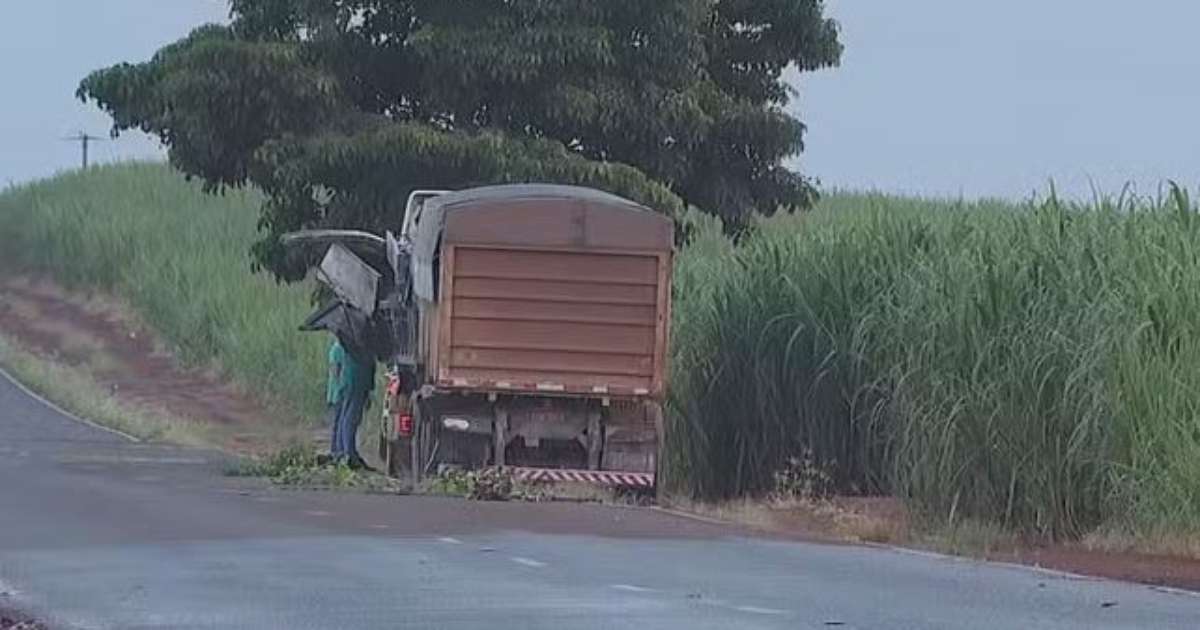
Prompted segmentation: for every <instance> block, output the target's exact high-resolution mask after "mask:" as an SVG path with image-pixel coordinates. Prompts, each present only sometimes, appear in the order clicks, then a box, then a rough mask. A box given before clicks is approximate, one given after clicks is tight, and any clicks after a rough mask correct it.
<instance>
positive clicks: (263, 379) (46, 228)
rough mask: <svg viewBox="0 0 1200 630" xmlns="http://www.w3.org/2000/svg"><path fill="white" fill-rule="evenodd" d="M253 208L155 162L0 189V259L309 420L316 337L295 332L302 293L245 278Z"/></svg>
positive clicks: (318, 359) (315, 393) (303, 289)
mask: <svg viewBox="0 0 1200 630" xmlns="http://www.w3.org/2000/svg"><path fill="white" fill-rule="evenodd" d="M259 202H260V198H259V196H258V195H257V194H256V193H254V192H250V191H233V192H229V193H227V194H225V195H221V196H215V195H205V194H203V193H201V192H200V187H199V184H198V183H194V182H193V183H189V182H187V181H185V180H184V178H183V177H182V176H181V175H179V174H178V173H176V172H174V171H172V170H170V169H169V168H168V167H167V166H166V165H162V164H149V163H133V164H122V165H114V166H103V167H99V168H93V169H90V170H88V171H87V172H72V173H67V174H63V175H60V176H57V177H54V178H50V179H47V180H42V181H38V182H34V183H32V184H28V185H22V186H17V187H13V188H10V189H8V190H6V191H4V192H3V193H0V235H3V238H4V239H5V243H6V244H7V245H6V247H5V248H4V251H3V253H2V254H0V258H3V260H4V262H5V263H6V264H8V265H9V266H10V267H11V266H12V265H16V266H17V267H18V268H22V269H26V270H31V271H36V272H41V273H47V274H49V275H51V276H52V277H54V278H55V279H57V280H59V281H60V282H63V283H65V284H67V285H68V286H73V287H87V288H99V289H102V290H104V291H107V292H111V293H114V294H116V295H118V296H120V297H122V298H124V299H125V300H126V301H128V302H129V303H130V305H131V306H132V307H133V308H134V310H135V311H136V313H137V315H138V316H140V317H141V318H142V319H144V320H145V321H146V322H147V323H148V324H150V325H151V326H152V327H154V328H155V329H156V330H157V331H158V332H159V333H161V334H162V335H163V336H164V337H165V339H166V340H167V341H169V342H170V343H171V344H173V345H174V346H175V349H176V350H177V352H178V354H179V355H180V356H181V357H182V358H183V359H184V360H185V361H186V362H188V363H190V364H193V365H215V366H217V367H218V368H219V369H220V370H221V371H222V372H223V373H224V374H226V375H227V376H229V377H231V378H232V379H233V380H234V381H235V382H236V383H238V384H239V385H241V386H242V387H243V388H244V389H246V390H247V391H250V392H252V393H254V394H258V395H261V396H263V397H264V398H265V399H266V400H267V401H268V402H270V403H271V404H272V405H273V406H275V407H276V408H277V409H280V410H281V411H283V412H284V413H286V414H288V415H292V416H299V415H304V416H308V417H312V418H314V419H315V418H316V417H318V416H319V414H320V411H319V410H320V405H321V396H322V394H323V390H322V389H321V384H322V382H323V377H324V367H323V363H322V359H323V348H324V345H323V344H324V343H325V342H326V340H325V339H324V338H323V337H322V336H320V335H314V334H301V333H299V332H297V327H298V326H299V324H300V323H301V322H302V321H303V320H304V318H305V317H306V316H307V315H308V313H309V312H311V310H312V307H311V305H310V300H309V296H310V291H311V286H306V285H292V286H283V285H278V284H276V283H275V281H274V280H272V279H271V278H270V277H268V276H267V275H264V274H257V275H255V274H252V273H251V271H250V257H249V253H248V251H249V247H250V244H251V242H253V240H254V239H255V235H256V229H255V225H256V222H257V220H258V205H259Z"/></svg>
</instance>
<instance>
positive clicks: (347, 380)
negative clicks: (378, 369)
mask: <svg viewBox="0 0 1200 630" xmlns="http://www.w3.org/2000/svg"><path fill="white" fill-rule="evenodd" d="M373 389H375V363H374V362H373V361H372V362H371V363H369V364H365V363H360V362H359V361H356V360H355V359H354V357H353V356H351V354H350V353H349V352H346V349H345V348H343V347H342V344H340V343H337V342H334V344H333V345H332V346H330V347H329V385H328V387H327V388H326V390H325V402H327V403H328V404H330V405H336V404H338V402H340V401H341V400H342V398H343V397H345V396H347V395H349V394H360V395H362V394H367V393H370V392H371V390H373Z"/></svg>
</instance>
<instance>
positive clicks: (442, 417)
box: [327, 184, 674, 486]
mask: <svg viewBox="0 0 1200 630" xmlns="http://www.w3.org/2000/svg"><path fill="white" fill-rule="evenodd" d="M673 237H674V226H673V224H672V221H671V220H670V219H669V218H668V217H666V216H664V215H662V214H659V213H656V212H653V211H651V210H649V209H647V208H644V207H642V206H640V205H638V204H635V203H633V202H631V201H628V200H626V199H622V198H620V197H617V196H614V195H610V194H607V193H603V192H599V191H595V190H591V189H585V188H576V187H569V186H552V185H536V184H522V185H507V186H492V187H484V188H475V189H470V190H463V191H456V192H447V193H418V194H415V195H414V197H413V198H412V199H411V200H410V203H409V206H408V209H407V212H406V217H405V221H404V224H403V228H402V230H401V234H400V237H399V238H398V239H394V238H393V237H392V236H391V235H390V234H389V235H388V238H387V239H380V242H381V243H383V244H384V245H385V246H386V249H387V254H386V258H387V259H388V260H389V266H390V267H391V269H390V270H385V271H390V273H385V274H383V276H384V277H383V279H382V280H381V281H380V282H381V284H385V285H388V286H387V287H384V288H381V290H380V291H379V294H380V302H379V308H378V309H377V311H378V313H377V314H376V315H375V316H374V320H375V321H376V325H375V328H376V329H386V330H390V331H391V332H392V337H393V339H392V340H391V341H390V342H389V343H386V344H382V345H386V346H387V350H380V351H378V352H376V353H375V354H376V356H377V357H378V358H380V359H383V360H385V361H386V362H388V363H389V364H390V367H391V369H390V374H391V375H392V381H391V384H390V386H389V391H390V395H389V399H388V401H387V405H385V406H386V408H387V409H388V410H389V413H390V414H391V415H390V417H389V419H388V421H387V422H385V423H384V429H385V431H384V435H383V436H382V437H383V440H382V442H383V444H385V446H386V448H385V449H384V453H383V454H384V455H385V456H386V457H387V459H388V461H389V469H390V470H391V472H393V473H396V474H399V473H402V472H409V473H413V476H414V478H418V479H419V478H420V477H421V476H422V475H424V474H427V473H429V472H431V471H435V470H437V469H438V468H440V467H444V466H457V467H465V468H478V467H484V466H504V467H507V468H510V469H512V470H513V471H514V472H515V473H516V474H517V475H518V476H524V477H527V478H530V479H545V480H576V481H593V482H598V483H605V484H612V485H643V486H650V485H653V484H654V480H655V472H656V468H657V463H658V461H659V457H658V450H659V448H660V445H661V443H662V410H661V403H662V399H663V395H664V392H665V387H666V381H665V379H666V373H667V370H666V361H667V343H668V334H669V324H670V320H671V312H670V311H671V269H672V244H673ZM331 249H332V248H331ZM330 258H336V259H338V260H340V259H341V258H344V252H334V251H331V252H330V254H328V255H327V262H329V259H330ZM333 262H336V261H333ZM333 262H331V263H330V264H333ZM327 275H328V276H344V275H346V274H345V273H344V272H339V271H337V270H333V269H331V270H330V271H329V273H328V274H327ZM360 284H361V283H360ZM346 293H347V294H349V293H351V292H350V291H349V290H347V291H346ZM357 293H361V289H359V290H358V291H357ZM344 302H345V300H343V303H344ZM373 338H379V335H378V334H376V335H375V336H374V337H373Z"/></svg>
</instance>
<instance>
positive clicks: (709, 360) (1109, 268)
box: [669, 191, 1200, 537]
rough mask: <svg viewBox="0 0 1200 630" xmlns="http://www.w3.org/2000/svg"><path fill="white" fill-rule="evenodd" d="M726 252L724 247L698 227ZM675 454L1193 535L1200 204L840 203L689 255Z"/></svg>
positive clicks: (728, 478) (863, 488) (677, 458)
mask: <svg viewBox="0 0 1200 630" xmlns="http://www.w3.org/2000/svg"><path fill="white" fill-rule="evenodd" d="M705 238H706V239H711V238H712V235H711V234H710V235H707V236H705ZM679 266H680V272H679V273H678V275H677V278H676V280H677V286H676V294H677V295H678V296H679V300H678V307H679V308H678V312H677V318H676V326H675V335H676V339H677V341H678V342H679V343H678V344H677V345H675V347H674V357H673V359H674V363H673V366H674V375H673V395H672V397H673V400H672V403H673V407H674V409H675V411H676V413H675V414H674V420H673V424H672V432H671V439H670V460H669V462H670V465H671V466H672V468H673V470H674V472H675V475H674V478H675V479H679V480H681V483H680V486H679V488H677V489H678V490H680V491H681V492H683V493H685V494H688V495H691V496H694V497H698V498H704V499H723V498H729V497H734V496H738V495H743V494H747V493H749V494H755V493H766V492H768V491H769V490H770V489H771V484H772V479H773V476H772V475H773V473H774V472H776V471H778V470H779V469H780V468H781V467H782V465H783V462H785V461H786V458H787V457H789V456H794V455H797V454H799V453H802V452H804V450H805V449H808V448H811V449H812V452H813V453H814V456H815V459H816V462H817V466H818V467H819V468H821V469H823V470H825V471H827V472H828V473H829V474H830V475H831V476H832V478H833V479H834V481H835V483H836V485H837V486H838V488H839V489H840V490H841V491H843V492H884V493H893V494H895V495H898V496H900V497H902V498H905V499H906V500H908V501H910V503H911V504H912V506H913V507H915V508H916V509H917V510H918V512H919V513H921V514H922V515H923V517H926V518H931V519H932V521H933V522H942V523H950V524H953V523H956V522H961V521H963V520H964V519H969V520H980V521H983V522H988V523H995V524H999V525H1001V526H1003V527H1005V528H1008V529H1010V530H1020V531H1023V532H1031V533H1036V534H1040V535H1046V536H1052V537H1074V536H1079V535H1083V534H1085V533H1088V532H1090V531H1092V530H1094V529H1095V528H1097V527H1100V526H1101V525H1104V526H1109V527H1111V526H1114V524H1120V526H1121V527H1124V528H1132V529H1134V530H1136V531H1151V529H1159V528H1163V527H1167V528H1171V529H1176V530H1186V531H1192V532H1194V531H1195V530H1196V527H1197V526H1196V525H1195V524H1196V523H1198V522H1200V413H1198V412H1200V329H1198V327H1200V318H1198V317H1197V313H1198V312H1200V214H1198V213H1197V209H1196V207H1195V205H1194V204H1193V203H1192V202H1191V201H1190V200H1189V199H1187V196H1186V194H1184V193H1183V192H1182V191H1176V192H1175V194H1173V195H1168V196H1166V197H1165V198H1163V199H1159V200H1136V199H1131V198H1117V199H1099V200H1097V201H1096V202H1095V203H1092V204H1088V205H1078V204H1070V203H1065V202H1060V201H1058V200H1055V199H1049V200H1045V201H1041V202H1037V203H1029V204H1006V203H1002V202H978V203H958V202H952V201H928V200H915V199H896V198H890V197H885V196H880V195H853V194H837V195H832V196H830V197H829V198H827V200H826V201H824V202H823V203H822V205H821V207H820V208H818V209H817V210H816V211H814V212H812V213H809V214H807V215H804V216H800V217H786V218H779V219H772V220H769V221H764V222H762V224H761V226H760V227H759V229H758V230H757V231H756V232H755V233H754V234H752V235H751V236H749V237H748V238H746V239H744V241H743V242H742V243H741V244H740V245H739V246H738V247H737V248H732V247H727V246H726V247H722V246H714V245H712V243H711V242H709V241H705V244H704V246H703V248H702V252H698V251H691V250H688V251H685V252H683V253H682V255H681V256H680V260H679Z"/></svg>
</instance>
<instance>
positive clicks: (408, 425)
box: [396, 413, 413, 437]
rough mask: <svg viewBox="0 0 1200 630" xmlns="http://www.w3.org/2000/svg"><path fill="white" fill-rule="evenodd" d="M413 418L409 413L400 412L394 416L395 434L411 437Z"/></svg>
mask: <svg viewBox="0 0 1200 630" xmlns="http://www.w3.org/2000/svg"><path fill="white" fill-rule="evenodd" d="M412 432H413V418H412V414H410V413H402V414H399V415H397V416H396V434H397V435H399V436H400V437H412Z"/></svg>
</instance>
